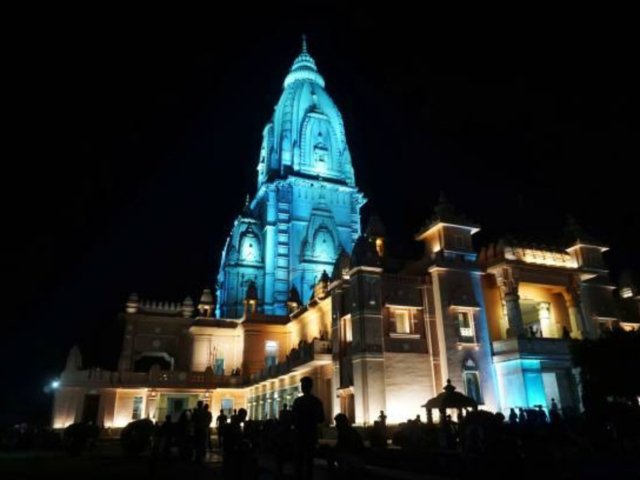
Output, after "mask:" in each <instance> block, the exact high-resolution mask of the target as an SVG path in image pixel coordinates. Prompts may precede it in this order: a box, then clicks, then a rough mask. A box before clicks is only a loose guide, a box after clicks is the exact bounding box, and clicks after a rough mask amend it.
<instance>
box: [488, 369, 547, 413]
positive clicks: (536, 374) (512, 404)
mask: <svg viewBox="0 0 640 480" xmlns="http://www.w3.org/2000/svg"><path fill="white" fill-rule="evenodd" d="M495 367H496V373H497V376H498V386H499V389H500V403H501V405H502V410H503V411H508V410H509V409H510V408H520V407H522V408H532V407H536V406H537V405H542V407H543V408H546V407H547V399H546V395H545V391H544V382H543V380H542V370H541V368H540V361H539V360H523V359H517V360H509V361H506V362H501V363H498V364H496V366H495Z"/></svg>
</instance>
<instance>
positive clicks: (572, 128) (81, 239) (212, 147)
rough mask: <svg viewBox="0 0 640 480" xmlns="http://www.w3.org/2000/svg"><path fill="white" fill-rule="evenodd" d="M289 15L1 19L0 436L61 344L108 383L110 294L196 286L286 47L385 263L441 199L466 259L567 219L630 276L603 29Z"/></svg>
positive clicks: (621, 154)
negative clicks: (372, 222) (382, 243)
mask: <svg viewBox="0 0 640 480" xmlns="http://www.w3.org/2000/svg"><path fill="white" fill-rule="evenodd" d="M311 3H312V6H311V7H308V8H306V9H303V8H298V9H296V13H295V14H286V12H287V9H285V8H284V7H279V8H275V10H274V9H272V10H271V11H269V12H268V13H267V12H259V11H253V10H251V9H250V8H249V7H247V10H251V12H247V14H246V15H237V16H234V15H230V14H229V15H227V14H225V15H222V14H221V13H219V14H217V15H215V14H211V15H210V16H198V17H197V18H198V19H197V21H196V20H194V19H191V20H190V21H186V22H184V23H180V24H178V21H177V20H175V19H174V20H171V21H163V22H160V21H157V22H156V21H155V19H151V17H150V16H149V17H141V18H136V19H135V20H133V19H131V20H124V18H126V16H125V15H117V16H116V17H115V18H113V19H112V18H107V17H106V16H102V15H97V14H93V12H92V14H89V13H87V14H86V15H85V17H84V20H83V21H78V19H77V18H76V17H73V16H71V15H66V13H65V12H61V11H56V12H55V15H54V16H53V17H49V16H48V15H45V14H44V13H43V15H42V17H41V18H40V17H39V18H35V17H29V19H28V21H27V20H26V19H23V20H24V26H22V25H20V26H21V27H23V28H20V29H19V30H20V33H19V34H17V35H16V36H15V37H14V38H13V39H12V42H11V47H12V48H11V50H12V53H11V54H10V55H9V58H8V59H5V67H8V68H7V70H5V75H7V74H8V76H9V78H10V84H11V86H10V88H5V89H4V92H3V93H4V96H5V100H8V103H9V110H8V111H9V114H10V117H9V118H10V119H11V121H10V124H11V125H10V127H9V130H8V131H5V134H7V133H8V134H9V135H8V136H9V141H10V142H11V143H13V142H15V144H16V147H17V148H15V149H13V148H12V149H8V147H5V149H4V150H3V153H4V154H3V157H4V158H3V160H4V161H3V173H4V174H3V176H2V178H3V182H2V183H3V188H2V189H1V190H2V192H1V195H2V207H3V217H4V218H3V220H4V222H3V224H4V228H3V239H4V240H5V242H7V244H6V246H5V247H4V248H3V249H2V257H1V258H2V271H3V274H4V276H5V277H6V278H5V280H6V284H8V288H7V287H5V289H4V292H3V293H4V294H5V295H6V297H5V298H4V301H3V304H4V305H5V308H4V311H3V313H4V314H3V315H2V338H1V340H0V341H1V344H0V355H1V358H0V360H1V362H2V365H3V370H2V371H3V372H5V374H4V375H3V377H4V378H3V383H4V385H3V388H2V392H3V394H2V396H1V397H2V398H1V399H0V402H2V409H1V410H0V412H1V415H0V421H13V420H15V419H17V418H23V417H24V418H29V419H33V418H42V416H44V418H46V415H47V409H48V408H49V405H50V403H49V402H50V397H49V396H47V395H46V394H45V393H44V392H43V391H42V387H43V386H44V385H45V384H46V383H47V382H48V381H49V380H51V379H52V378H54V377H55V376H56V375H58V374H59V372H61V371H62V369H63V368H64V362H65V358H66V355H67V352H68V350H69V348H70V347H71V346H72V345H74V344H78V345H79V346H80V349H81V352H82V354H83V357H84V361H85V365H96V366H102V367H104V368H114V367H115V365H116V360H117V356H118V354H119V351H120V342H121V334H122V331H121V329H122V325H121V324H120V323H119V322H118V319H117V314H118V313H119V312H121V311H122V310H123V306H124V302H125V301H126V298H127V296H128V294H129V293H130V292H132V291H137V292H138V293H139V294H140V296H141V297H143V298H152V299H161V300H168V301H181V300H182V299H183V298H184V297H185V295H187V294H189V295H192V296H193V297H194V298H196V297H197V296H198V295H199V293H200V292H201V290H202V288H203V287H204V286H206V285H208V286H212V284H213V281H214V279H215V276H216V273H217V268H218V263H219V255H220V252H221V249H222V246H223V244H224V241H225V239H226V236H227V235H228V233H229V231H230V228H231V226H232V222H233V220H234V218H235V217H236V215H237V214H238V213H240V211H241V209H242V206H243V205H244V202H245V198H246V196H247V194H253V193H254V192H255V185H256V166H257V161H258V153H259V148H260V144H261V135H262V129H263V128H264V126H265V124H266V123H267V121H268V120H269V119H270V116H271V114H272V112H273V108H274V106H275V105H276V103H277V101H278V99H279V96H280V93H281V89H282V82H283V80H284V77H285V75H286V73H287V70H288V68H289V66H290V65H291V63H292V62H293V60H294V58H295V57H296V56H297V54H298V53H299V50H300V36H301V34H302V33H303V32H306V33H307V35H308V37H309V51H310V54H311V55H312V56H313V57H314V58H315V60H316V63H317V65H318V68H319V70H320V72H321V73H322V75H323V76H324V78H325V80H326V83H327V91H328V92H329V94H330V95H331V96H332V97H333V99H334V100H335V102H336V104H337V105H338V108H339V109H340V110H341V112H342V115H343V118H344V121H345V127H346V131H347V140H348V142H349V146H350V150H351V154H352V157H353V162H354V168H355V173H356V182H357V184H358V186H359V187H360V189H361V190H362V191H363V192H364V193H365V195H366V196H367V198H369V200H370V202H369V204H368V205H367V206H366V207H365V208H364V209H363V213H364V214H367V213H368V212H369V211H370V210H371V209H372V208H373V209H374V210H375V211H376V212H377V213H378V214H379V215H380V216H381V218H382V220H383V221H384V223H385V224H386V226H387V230H388V231H389V233H390V235H389V236H390V250H391V253H392V254H394V253H395V254H397V255H409V254H412V253H413V252H414V251H415V250H416V245H415V242H414V241H413V234H414V233H415V232H417V231H418V230H419V228H420V227H421V226H422V224H423V223H424V222H425V220H426V219H427V218H429V217H430V216H431V214H432V211H433V206H434V204H435V202H436V199H437V197H438V195H439V193H440V191H444V192H445V194H446V195H447V197H448V198H449V199H450V200H451V202H452V203H453V204H454V205H455V206H456V207H457V209H458V210H459V211H461V212H463V213H465V214H466V215H467V216H468V217H470V218H471V219H473V220H475V221H477V222H478V223H480V224H481V226H482V227H483V230H482V232H481V233H479V234H478V235H477V236H476V237H475V240H476V245H477V246H478V245H483V244H486V243H487V242H489V241H492V240H496V239H498V238H500V237H501V236H504V235H506V234H510V235H513V236H515V237H517V238H520V239H523V240H529V241H534V242H541V243H546V244H554V243H557V242H560V241H561V240H562V238H563V229H564V225H565V223H566V219H567V216H568V215H573V216H575V217H576V218H577V220H578V222H579V223H580V224H581V225H582V226H583V228H584V229H585V230H587V231H588V232H589V233H591V234H592V235H593V236H595V237H597V238H598V239H600V240H602V241H603V242H605V243H606V244H608V245H610V247H611V251H610V252H609V253H608V254H607V258H608V261H609V264H610V265H611V268H612V273H613V274H614V278H615V276H616V275H617V274H618V273H619V272H620V271H621V270H623V269H627V268H628V269H631V270H635V271H636V272H638V271H640V248H637V247H638V240H637V236H635V235H634V234H633V232H638V231H640V214H639V213H638V206H639V204H640V202H639V201H638V180H637V174H636V173H635V172H634V171H633V169H634V168H635V165H634V164H636V163H637V161H638V158H639V153H640V148H639V147H638V144H639V142H638V138H637V132H638V128H637V127H638V122H637V118H636V117H637V112H638V106H639V105H638V101H637V92H636V91H637V86H638V77H637V75H636V74H635V73H634V72H633V68H634V64H635V63H637V51H635V52H634V51H633V50H632V48H631V45H632V42H630V40H629V39H627V38H624V37H625V35H624V32H625V29H624V27H623V26H621V27H620V28H617V29H616V33H615V34H611V33H609V31H607V32H606V34H605V31H604V28H603V25H602V24H589V25H583V26H582V27H581V28H580V29H578V28H576V27H575V25H574V24H558V25H554V26H553V27H549V26H548V25H541V24H538V25H537V26H536V27H535V28H527V29H524V28H522V25H520V24H518V23H517V22H513V24H511V26H510V27H509V28H508V29H505V28H504V27H502V28H498V27H494V26H492V25H490V24H484V23H483V24H481V25H480V24H475V25H473V24H471V25H470V26H469V25H467V24H466V23H465V24H463V23H458V22H455V21H454V22H451V24H449V23H447V25H444V24H443V22H442V20H441V19H440V18H438V17H436V16H424V15H417V14H412V12H410V11H404V12H396V13H397V15H395V16H392V15H390V14H389V12H378V13H379V15H377V16H375V17H374V16H373V15H369V14H365V13H363V12H362V11H360V10H357V11H356V10H354V11H349V10H346V9H333V8H328V7H326V6H323V7H322V8H320V7H319V5H324V4H320V3H318V2H311ZM312 10H313V12H312ZM409 19H412V20H409ZM450 20H451V19H450ZM5 46H6V45H5ZM10 152H11V153H10ZM37 414H40V415H41V416H40V417H36V415H37Z"/></svg>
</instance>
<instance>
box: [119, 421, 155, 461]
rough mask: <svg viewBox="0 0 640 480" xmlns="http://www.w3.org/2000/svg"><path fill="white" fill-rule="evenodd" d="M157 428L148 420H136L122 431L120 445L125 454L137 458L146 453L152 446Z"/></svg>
mask: <svg viewBox="0 0 640 480" xmlns="http://www.w3.org/2000/svg"><path fill="white" fill-rule="evenodd" d="M154 430H155V426H154V424H153V422H152V421H151V420H149V419H148V418H145V419H142V420H136V421H134V422H131V423H129V425H127V426H126V427H124V428H123V429H122V433H121V434H120V444H121V445H122V449H123V450H124V453H125V454H126V455H127V456H129V457H136V456H138V455H140V454H142V453H144V452H145V451H146V450H147V448H149V446H150V444H151V437H152V436H153V432H154Z"/></svg>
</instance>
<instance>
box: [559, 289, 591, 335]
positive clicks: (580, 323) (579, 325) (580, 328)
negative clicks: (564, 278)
mask: <svg viewBox="0 0 640 480" xmlns="http://www.w3.org/2000/svg"><path fill="white" fill-rule="evenodd" d="M564 300H565V302H566V305H567V310H568V311H569V319H570V321H571V333H572V336H573V337H574V338H586V337H588V336H589V332H588V330H587V328H586V325H585V322H584V316H583V314H582V304H581V302H580V294H579V292H578V290H577V289H576V288H574V287H571V288H570V289H569V291H568V292H565V294H564Z"/></svg>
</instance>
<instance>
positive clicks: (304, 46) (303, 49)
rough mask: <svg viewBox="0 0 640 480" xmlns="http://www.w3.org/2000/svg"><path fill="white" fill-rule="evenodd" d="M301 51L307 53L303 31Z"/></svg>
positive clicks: (305, 37) (305, 36)
mask: <svg viewBox="0 0 640 480" xmlns="http://www.w3.org/2000/svg"><path fill="white" fill-rule="evenodd" d="M302 53H303V54H306V53H307V35H306V34H304V33H303V34H302Z"/></svg>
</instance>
